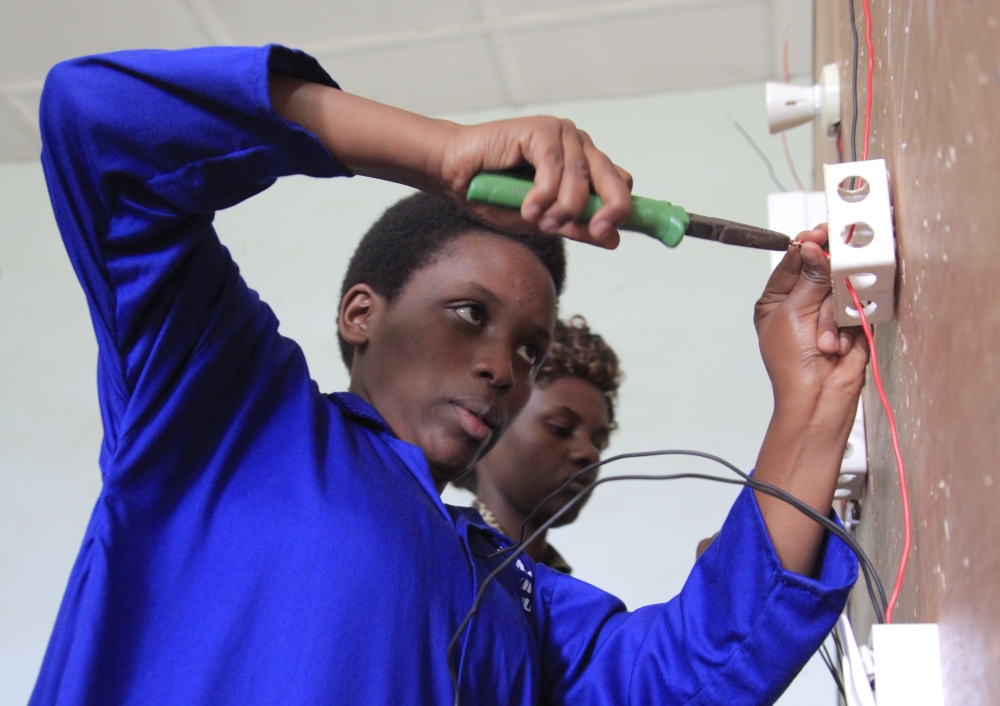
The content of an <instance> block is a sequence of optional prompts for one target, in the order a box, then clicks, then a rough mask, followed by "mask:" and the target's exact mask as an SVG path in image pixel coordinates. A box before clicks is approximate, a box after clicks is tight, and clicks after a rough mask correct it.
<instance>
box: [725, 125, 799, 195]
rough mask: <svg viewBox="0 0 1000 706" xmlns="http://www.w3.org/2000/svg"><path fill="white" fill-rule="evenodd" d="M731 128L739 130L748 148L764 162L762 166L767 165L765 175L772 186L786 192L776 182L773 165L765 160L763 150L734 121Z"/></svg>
mask: <svg viewBox="0 0 1000 706" xmlns="http://www.w3.org/2000/svg"><path fill="white" fill-rule="evenodd" d="M733 127H734V128H736V129H737V130H739V133H740V134H741V135H743V137H744V139H746V141H747V142H749V143H750V146H751V147H753V151H754V152H756V153H757V155H758V156H759V157H760V158H761V159H762V160H764V164H766V165H767V173H768V175H769V176H770V177H771V181H773V182H774V185H775V186H777V187H778V188H779V189H781V190H782V191H788V189H786V188H785V187H784V186H783V185H782V184H781V182H780V181H778V177H777V175H776V174H775V173H774V165H773V164H771V160H770V159H768V158H767V155H766V154H764V151H763V150H762V149H761V148H760V147H758V146H757V143H756V142H754V140H753V138H752V137H750V133H748V132H747V131H746V130H744V129H743V126H742V125H740V124H739V123H738V122H736V121H735V120H733Z"/></svg>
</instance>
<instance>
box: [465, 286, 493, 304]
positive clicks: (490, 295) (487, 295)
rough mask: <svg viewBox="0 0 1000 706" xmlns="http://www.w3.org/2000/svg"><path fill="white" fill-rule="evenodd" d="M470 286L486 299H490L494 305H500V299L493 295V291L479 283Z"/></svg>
mask: <svg viewBox="0 0 1000 706" xmlns="http://www.w3.org/2000/svg"><path fill="white" fill-rule="evenodd" d="M469 284H470V285H471V286H473V287H475V288H476V289H478V290H479V291H480V293H481V294H482V295H483V298H484V299H488V300H489V301H490V302H491V303H493V304H499V303H500V297H498V296H497V295H496V294H494V293H493V291H492V290H490V289H488V288H487V287H484V286H483V285H481V284H479V282H469Z"/></svg>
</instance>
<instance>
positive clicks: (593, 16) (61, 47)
mask: <svg viewBox="0 0 1000 706" xmlns="http://www.w3.org/2000/svg"><path fill="white" fill-rule="evenodd" d="M786 40H787V41H788V44H789V64H790V68H791V71H792V73H793V74H795V75H807V74H809V73H811V61H812V60H811V55H812V0H624V1H622V0H417V1H414V0H361V1H357V0H355V2H352V3H350V4H348V3H346V2H336V1H333V2H330V1H327V2H321V1H320V0H281V1H280V2H278V1H277V0H0V160H12V159H34V158H37V156H38V151H39V146H40V143H39V138H38V126H37V114H38V102H39V97H40V95H41V90H42V83H43V81H44V78H45V74H46V72H47V71H48V69H49V68H50V67H51V66H52V65H53V64H55V63H56V62H58V61H61V60H63V59H68V58H71V57H74V56H80V55H84V54H93V53H97V52H106V51H111V50H115V49H126V48H137V47H159V48H171V49H172V48H181V47H191V46H199V45H205V44H265V43H268V42H279V43H283V44H287V45H289V46H293V47H296V48H299V49H304V50H306V51H308V52H310V53H312V54H313V55H315V56H316V57H317V58H318V59H319V60H320V62H321V63H322V64H323V66H324V67H325V68H326V69H327V70H328V71H329V72H330V74H331V75H332V76H333V77H334V78H335V79H337V81H338V82H340V84H341V86H342V87H343V88H344V89H345V90H348V91H351V92H354V93H359V94H361V95H364V96H368V97H370V98H374V99H377V100H381V101H384V102H386V103H391V104H393V105H398V106H401V107H404V108H409V109H411V110H416V111H421V112H427V113H441V112H446V111H451V110H462V109H470V108H482V107H487V106H495V105H502V104H524V103H533V102H541V101H552V100H561V99H570V98H585V97H599V96H614V95H625V94H635V93H648V92H653V91H664V90H670V89H675V88H688V87H693V86H708V85H718V84H725V83H732V82H737V81H747V80H755V79H763V78H769V77H773V76H779V75H780V74H781V71H782V69H781V61H782V49H783V45H784V42H785V41H786ZM762 100H763V99H762Z"/></svg>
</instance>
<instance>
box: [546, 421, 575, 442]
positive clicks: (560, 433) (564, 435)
mask: <svg viewBox="0 0 1000 706" xmlns="http://www.w3.org/2000/svg"><path fill="white" fill-rule="evenodd" d="M549 430H550V431H551V432H552V434H553V435H554V436H556V437H558V438H560V439H568V438H569V437H571V436H573V427H568V426H563V425H561V424H549Z"/></svg>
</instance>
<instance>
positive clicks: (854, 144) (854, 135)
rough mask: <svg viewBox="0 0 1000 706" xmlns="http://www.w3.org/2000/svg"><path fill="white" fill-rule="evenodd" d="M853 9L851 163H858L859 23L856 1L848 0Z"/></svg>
mask: <svg viewBox="0 0 1000 706" xmlns="http://www.w3.org/2000/svg"><path fill="white" fill-rule="evenodd" d="M847 5H848V7H850V9H851V35H852V36H853V37H854V66H853V68H852V69H851V71H852V73H851V104H852V106H853V111H854V112H853V113H852V117H851V161H852V162H857V161H858V23H857V22H856V21H855V19H854V0H847Z"/></svg>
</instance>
